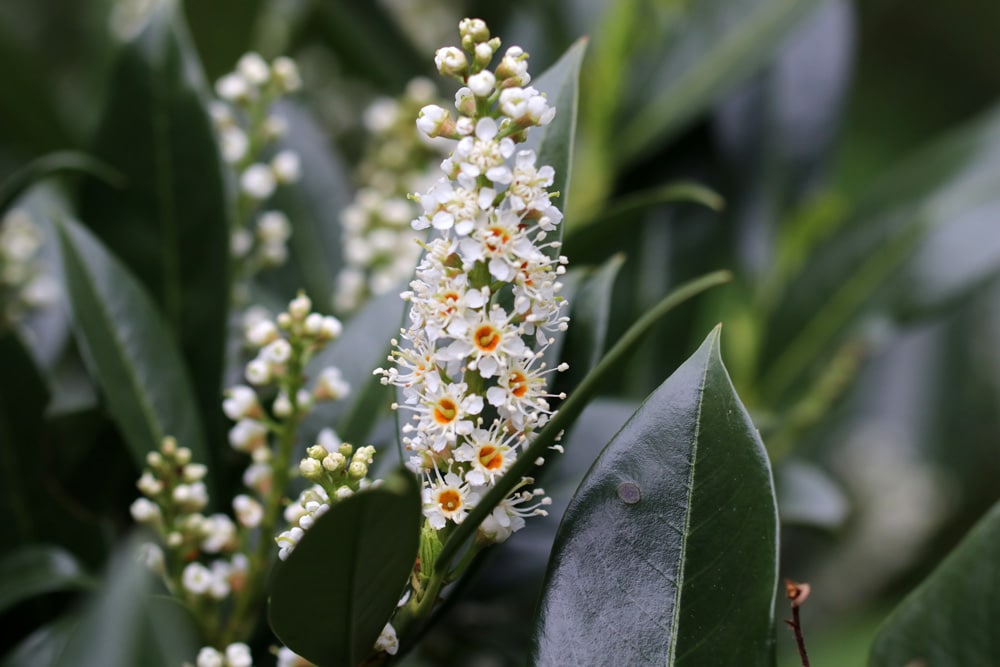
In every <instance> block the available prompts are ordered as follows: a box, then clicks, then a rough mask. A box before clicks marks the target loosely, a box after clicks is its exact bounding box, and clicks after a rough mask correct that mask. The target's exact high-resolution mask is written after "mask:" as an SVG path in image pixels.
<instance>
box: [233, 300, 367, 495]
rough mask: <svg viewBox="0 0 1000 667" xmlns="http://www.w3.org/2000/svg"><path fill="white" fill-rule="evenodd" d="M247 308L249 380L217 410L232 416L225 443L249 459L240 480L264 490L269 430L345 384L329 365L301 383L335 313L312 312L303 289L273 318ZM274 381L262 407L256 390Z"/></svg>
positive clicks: (339, 393)
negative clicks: (308, 384)
mask: <svg viewBox="0 0 1000 667" xmlns="http://www.w3.org/2000/svg"><path fill="white" fill-rule="evenodd" d="M248 314H250V315H253V317H252V318H249V319H248V320H246V321H245V322H246V328H245V333H246V342H247V343H248V345H249V346H250V347H251V348H253V349H254V350H256V355H255V356H254V358H253V359H251V360H250V361H249V362H247V364H246V366H245V369H244V375H245V377H246V380H247V382H248V383H249V384H247V385H243V384H240V385H235V386H233V387H230V388H229V389H228V390H226V399H225V400H224V401H223V402H222V411H223V412H224V413H225V414H226V416H227V417H229V419H231V420H233V421H234V422H235V423H234V424H233V426H232V428H230V429H229V444H230V446H232V448H233V449H235V450H236V451H238V452H241V453H244V454H247V455H249V456H250V457H251V459H252V463H251V465H250V466H249V467H248V468H247V470H246V472H245V473H244V475H243V483H244V485H246V487H247V488H249V489H253V490H254V491H255V492H256V493H257V494H258V495H260V496H266V494H267V491H268V490H269V489H270V488H271V478H272V471H271V458H272V451H271V447H270V446H269V443H268V436H269V435H270V434H271V433H272V432H276V431H277V430H279V429H281V428H283V426H282V424H283V422H285V421H287V420H300V419H301V418H302V417H304V416H305V415H306V414H307V413H308V412H309V411H310V410H311V409H312V407H313V405H315V403H316V402H317V401H335V400H340V399H342V398H344V397H345V396H347V393H348V391H349V390H350V387H349V386H348V383H347V381H346V380H344V378H343V377H342V375H341V373H340V370H339V369H338V368H336V367H333V366H330V367H327V368H325V369H323V370H322V371H320V373H319V375H318V376H317V378H316V381H315V382H314V383H313V387H312V389H311V390H310V389H307V388H306V387H305V386H302V385H303V379H304V377H303V372H304V369H305V366H306V363H307V362H308V361H309V358H310V357H311V356H312V355H313V354H314V353H315V352H316V351H318V350H320V349H322V348H323V347H324V346H325V345H326V344H327V343H329V342H330V341H332V340H334V339H336V338H337V337H339V336H340V332H341V331H342V329H343V327H342V325H341V323H340V320H338V319H337V318H335V317H333V316H331V315H322V314H321V313H317V312H312V301H311V300H310V299H309V297H307V296H306V295H305V294H301V293H300V294H299V295H298V296H297V297H295V298H294V299H292V300H291V301H290V302H289V304H288V308H287V310H286V311H285V312H283V313H280V314H279V315H278V316H277V318H274V319H272V318H270V317H268V316H267V315H265V314H264V313H262V312H260V311H257V310H253V309H251V310H250V311H248ZM273 387H276V388H277V392H276V393H274V396H273V398H272V399H271V400H270V401H269V403H270V406H269V409H265V407H264V404H262V403H261V395H260V393H259V392H270V391H271V390H272V388H273Z"/></svg>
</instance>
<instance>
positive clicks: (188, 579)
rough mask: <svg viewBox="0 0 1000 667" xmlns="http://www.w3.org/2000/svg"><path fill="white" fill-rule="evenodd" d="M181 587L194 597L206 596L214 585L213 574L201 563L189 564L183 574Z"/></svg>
mask: <svg viewBox="0 0 1000 667" xmlns="http://www.w3.org/2000/svg"><path fill="white" fill-rule="evenodd" d="M181 585H182V586H183V587H184V590H186V591H187V592H188V593H191V594H192V595H205V594H206V593H208V589H209V587H210V586H211V585H212V573H211V572H210V571H209V569H208V568H207V567H205V566H204V565H202V564H201V563H198V562H195V563H188V564H187V565H186V566H184V572H183V573H182V574H181Z"/></svg>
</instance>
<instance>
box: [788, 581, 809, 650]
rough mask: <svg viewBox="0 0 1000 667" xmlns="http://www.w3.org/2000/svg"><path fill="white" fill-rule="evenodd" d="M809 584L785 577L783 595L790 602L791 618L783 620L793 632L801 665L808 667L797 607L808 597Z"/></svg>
mask: <svg viewBox="0 0 1000 667" xmlns="http://www.w3.org/2000/svg"><path fill="white" fill-rule="evenodd" d="M809 591H810V588H809V584H800V583H797V582H795V581H792V580H791V579H785V595H786V596H787V597H788V599H789V600H790V601H791V604H792V620H790V621H789V620H787V619H786V620H785V623H787V624H788V627H790V628H791V629H792V631H793V632H794V633H795V643H796V645H798V647H799V658H801V659H802V667H809V655H808V654H807V653H806V641H805V639H804V638H803V637H802V624H801V623H800V622H799V607H801V606H802V603H803V602H805V601H806V598H808V597H809Z"/></svg>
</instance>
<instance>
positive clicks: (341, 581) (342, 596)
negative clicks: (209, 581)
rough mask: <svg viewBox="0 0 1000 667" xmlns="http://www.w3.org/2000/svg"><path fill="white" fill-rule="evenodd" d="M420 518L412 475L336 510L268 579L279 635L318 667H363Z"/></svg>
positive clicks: (404, 573)
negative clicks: (318, 666)
mask: <svg viewBox="0 0 1000 667" xmlns="http://www.w3.org/2000/svg"><path fill="white" fill-rule="evenodd" d="M421 518H422V514H421V511H420V489H419V488H418V485H417V480H416V477H415V476H414V475H413V474H412V473H410V472H409V471H407V470H401V471H400V472H399V473H397V474H395V475H393V476H391V477H389V478H387V479H386V480H385V482H383V484H382V485H381V486H379V487H378V488H377V489H369V490H366V491H363V492H360V493H356V494H355V495H353V496H351V497H350V498H347V499H346V500H342V501H340V502H338V503H336V504H334V505H333V506H332V507H331V508H330V509H329V511H327V512H326V513H325V514H324V515H323V516H322V517H320V518H319V519H318V520H317V521H316V523H315V524H313V526H312V527H311V528H309V530H308V531H307V532H306V534H305V536H303V538H302V540H301V541H300V542H299V544H298V545H297V546H296V547H295V550H294V551H292V553H291V554H290V555H289V557H288V559H287V560H286V561H285V562H284V563H279V564H278V566H277V568H276V570H275V572H274V575H273V577H272V578H271V583H270V587H269V592H270V603H269V605H268V619H269V620H270V623H271V629H272V630H274V634H276V635H277V636H278V638H279V639H280V640H281V641H282V642H284V643H285V645H286V646H288V647H289V648H291V649H292V650H293V651H295V652H296V653H298V654H299V655H301V656H302V657H304V658H306V659H307V660H310V661H312V662H314V663H316V664H317V665H331V666H332V665H343V666H344V667H353V666H354V665H358V664H360V663H361V662H362V661H363V660H364V659H365V658H367V657H368V655H369V654H370V653H371V652H372V647H373V646H374V644H375V640H376V639H377V638H378V636H379V633H381V632H382V628H383V627H385V624H386V623H387V622H388V621H389V617H390V616H391V615H392V612H393V610H394V609H395V608H396V603H397V602H398V601H399V596H400V595H401V594H402V592H403V588H404V587H405V585H406V581H407V578H408V577H409V576H410V571H411V570H412V568H413V564H414V562H415V561H416V558H417V548H418V545H419V540H420V522H421Z"/></svg>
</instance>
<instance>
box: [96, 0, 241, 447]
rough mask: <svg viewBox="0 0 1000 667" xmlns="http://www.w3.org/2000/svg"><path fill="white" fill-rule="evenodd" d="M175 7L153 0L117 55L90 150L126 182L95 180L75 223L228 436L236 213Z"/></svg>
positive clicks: (209, 420) (171, 0)
mask: <svg viewBox="0 0 1000 667" xmlns="http://www.w3.org/2000/svg"><path fill="white" fill-rule="evenodd" d="M176 5H177V3H176V2H175V0H157V5H156V8H155V9H154V10H153V11H152V12H151V13H150V15H149V17H148V18H147V19H146V24H145V26H144V27H143V28H142V30H141V31H140V32H139V33H138V34H137V35H136V36H135V37H134V38H133V39H132V40H131V41H129V42H128V43H126V44H125V46H124V47H123V48H122V51H121V53H120V54H119V58H118V61H117V64H116V66H115V68H114V70H113V72H112V75H111V80H110V83H109V86H108V91H109V95H108V99H107V101H106V106H105V110H104V113H103V116H102V118H101V121H100V126H99V129H98V132H97V139H96V143H95V146H94V153H95V155H96V156H97V157H98V158H99V159H101V160H103V161H104V162H106V163H108V164H109V165H111V167H113V168H114V169H116V170H117V171H119V172H120V173H121V174H123V175H124V177H125V179H126V185H125V188H124V189H121V190H119V189H116V188H111V187H109V186H108V185H106V184H104V183H102V182H100V181H96V180H90V181H88V182H87V183H86V184H85V185H86V187H85V188H84V189H83V192H82V196H81V205H80V219H81V220H82V221H83V222H84V223H86V224H87V225H88V226H89V227H90V228H91V229H93V230H94V231H95V233H96V234H97V236H98V237H100V239H101V240H102V242H103V243H104V244H105V245H106V246H107V247H108V248H109V249H110V250H111V252H112V253H114V254H115V255H117V256H118V257H119V258H120V259H121V260H122V261H123V262H124V263H125V265H126V266H127V267H128V268H129V270H130V271H131V272H132V273H133V274H134V275H135V276H136V277H137V278H138V279H139V281H140V282H141V283H142V284H143V285H144V286H145V287H146V289H148V290H149V293H150V294H151V295H152V297H153V300H154V301H155V302H156V304H157V305H158V306H159V308H160V309H161V310H162V312H163V313H164V315H165V319H166V324H167V325H168V326H169V327H170V329H171V330H172V331H173V333H174V335H175V336H176V338H177V340H178V342H179V344H180V349H181V351H182V353H183V357H184V359H185V361H186V362H187V363H188V366H189V368H190V369H191V375H192V379H193V380H194V385H193V386H192V389H194V391H195V392H196V393H195V396H196V397H197V401H196V405H197V406H198V407H199V408H200V409H201V413H202V420H203V421H204V422H205V423H206V425H207V426H209V427H211V430H212V432H213V435H215V436H218V437H221V435H222V431H221V425H222V416H221V413H220V411H219V409H218V401H219V395H220V392H221V382H222V370H223V359H224V354H223V350H224V341H225V335H226V313H227V311H228V306H229V287H228V285H229V224H230V215H231V211H230V206H229V200H228V195H227V193H226V186H225V180H224V176H223V174H224V171H223V168H222V162H221V160H220V157H219V151H218V147H217V144H216V140H215V134H214V129H213V127H212V121H211V119H210V118H209V116H208V112H207V110H206V100H207V98H208V95H207V89H206V85H205V82H204V80H203V78H202V74H201V71H200V65H199V63H198V61H197V58H196V56H195V54H194V51H193V48H192V47H191V45H190V40H189V39H188V36H187V32H186V29H185V27H184V23H183V20H182V18H181V16H180V13H179V10H178V8H177V6H176Z"/></svg>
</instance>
